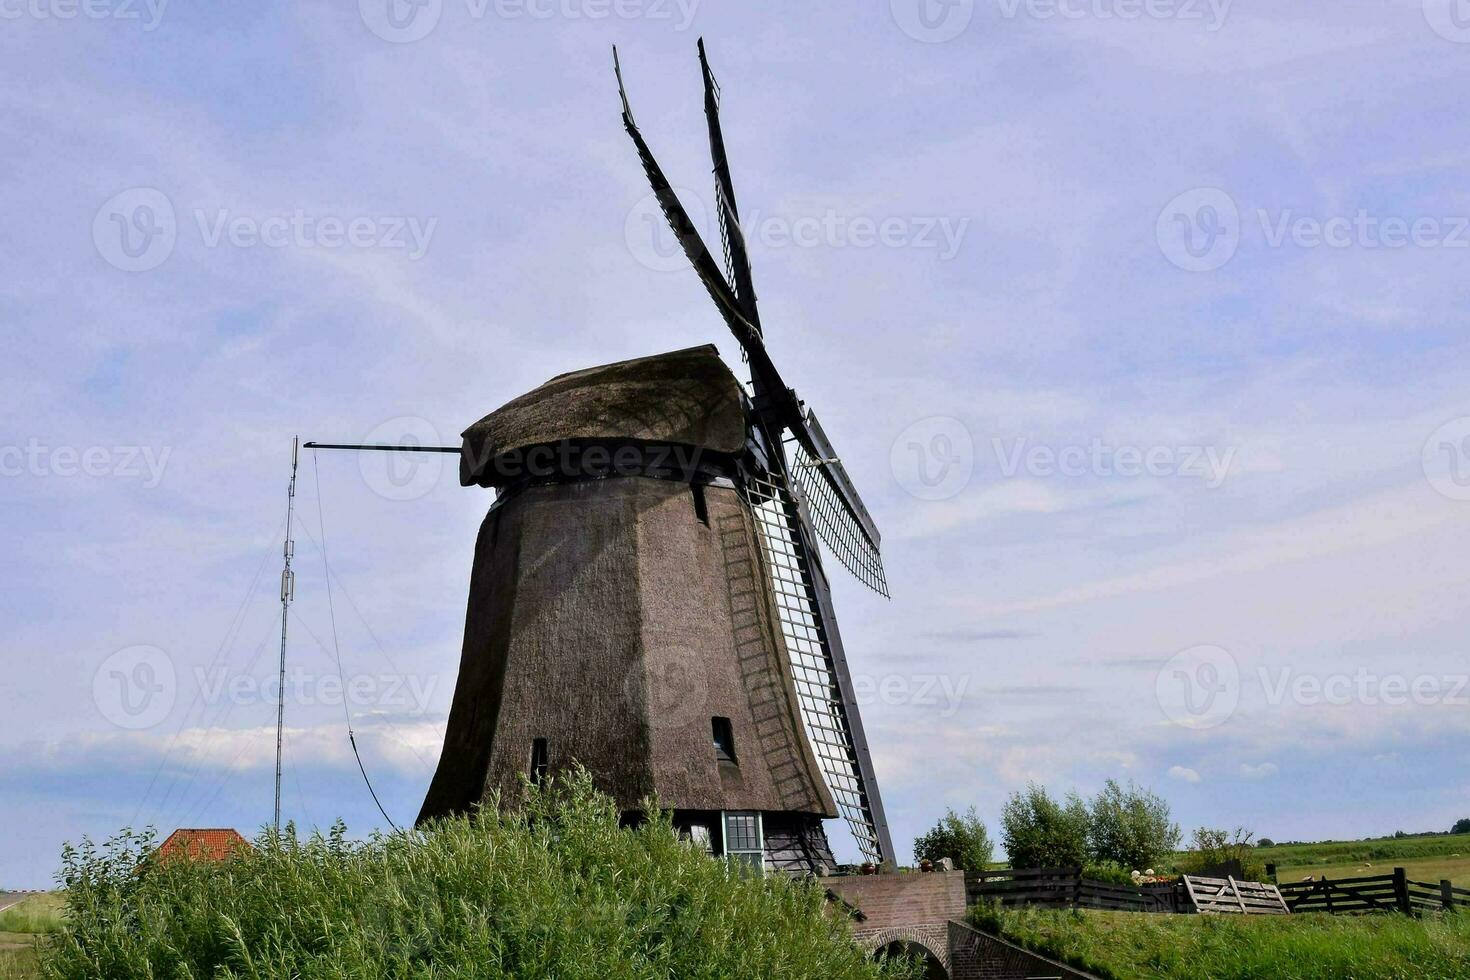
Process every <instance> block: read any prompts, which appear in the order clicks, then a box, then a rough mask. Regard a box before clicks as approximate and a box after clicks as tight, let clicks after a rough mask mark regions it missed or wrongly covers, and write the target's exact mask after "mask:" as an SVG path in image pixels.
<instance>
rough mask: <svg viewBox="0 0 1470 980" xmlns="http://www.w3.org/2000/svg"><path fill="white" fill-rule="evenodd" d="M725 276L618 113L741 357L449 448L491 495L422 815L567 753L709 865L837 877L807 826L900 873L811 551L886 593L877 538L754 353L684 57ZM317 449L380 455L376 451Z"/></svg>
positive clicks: (659, 374)
mask: <svg viewBox="0 0 1470 980" xmlns="http://www.w3.org/2000/svg"><path fill="white" fill-rule="evenodd" d="M699 57H700V65H701V70H702V72H703V76H704V89H705V110H706V115H707V117H708V123H709V140H710V148H711V152H712V154H713V156H714V164H715V166H714V172H715V176H716V196H717V199H718V202H719V212H720V227H721V238H722V242H723V246H724V253H725V258H726V268H725V269H724V270H722V269H721V267H720V266H719V265H718V264H717V263H716V261H715V259H714V257H713V256H712V255H711V254H710V252H709V249H708V248H707V247H706V246H705V244H704V242H703V241H702V239H701V238H700V236H699V233H698V231H697V229H696V228H695V226H694V224H693V222H692V221H691V220H690V218H689V216H688V214H687V213H686V212H685V210H684V208H683V207H682V205H681V204H680V203H679V199H678V197H677V196H676V195H675V194H674V192H673V190H672V188H671V187H670V185H669V182H668V180H667V179H666V178H665V176H664V174H663V171H662V169H660V167H659V165H658V163H657V162H656V161H655V160H654V157H653V154H652V152H651V151H650V150H649V148H648V145H647V143H646V142H645V141H644V139H643V136H642V135H641V133H640V132H639V130H638V127H637V125H636V124H635V123H634V121H633V114H632V111H631V109H630V108H629V106H628V98H627V93H626V90H625V89H624V87H623V81H622V71H621V66H620V65H618V64H617V54H616V51H614V66H615V71H616V74H617V79H618V89H619V95H620V97H621V99H622V106H623V123H624V126H625V127H626V129H627V131H628V134H629V135H630V136H631V137H632V139H633V142H634V145H635V146H636V147H637V151H638V156H639V159H640V160H641V161H642V164H643V167H644V170H645V171H646V172H647V175H648V178H649V180H650V182H651V183H652V186H653V191H654V194H655V195H656V197H657V200H658V202H659V205H660V207H661V209H662V210H663V213H664V215H665V216H666V217H667V218H668V221H669V224H670V226H671V227H672V229H673V231H674V233H675V234H676V235H677V236H678V239H679V241H680V243H681V245H682V247H683V249H684V251H685V253H686V254H687V255H688V257H689V260H690V262H691V264H692V265H693V267H694V270H695V272H696V273H697V274H698V275H699V277H700V279H701V281H702V282H703V283H704V285H705V287H706V289H707V290H708V291H709V294H710V296H711V297H712V298H713V299H714V301H715V305H716V307H717V308H718V309H719V311H720V314H721V316H722V317H723V319H724V320H725V322H726V324H728V326H729V327H730V330H731V331H732V332H733V333H734V335H735V338H736V340H737V342H738V343H739V345H740V347H741V350H742V351H743V353H744V355H745V359H746V361H748V362H749V365H750V372H751V379H750V390H749V392H748V393H747V391H746V390H745V389H744V388H743V387H742V386H741V384H740V383H739V381H738V380H737V379H736V378H735V376H734V374H733V373H732V372H731V371H730V369H729V368H728V367H727V366H726V365H725V364H724V362H723V361H722V360H721V359H720V358H719V355H718V352H717V351H716V350H715V348H714V347H713V346H708V345H707V346H704V347H696V348H691V349H688V350H681V351H674V352H671V353H667V354H661V355H656V356H653V357H644V358H639V359H636V360H631V361H622V362H618V363H615V364H608V365H602V366H599V367H594V368H588V369H584V370H580V371H573V372H571V373H568V374H563V375H559V376H557V377H555V378H552V379H551V380H550V381H548V382H546V383H545V384H543V385H541V386H540V387H539V388H536V389H534V390H532V391H530V392H528V393H526V394H524V395H522V396H520V397H518V398H516V399H513V400H512V401H510V402H509V403H507V404H506V405H504V406H502V407H501V408H500V409H498V410H496V411H495V412H492V413H491V414H490V415H487V416H485V417H484V418H483V419H481V420H480V421H479V422H477V423H475V424H474V425H472V426H470V428H469V429H467V430H466V431H465V432H464V434H463V443H462V446H461V447H460V448H459V449H458V450H455V449H449V448H447V447H446V448H439V447H401V448H411V449H413V450H414V451H420V452H422V451H431V452H432V451H438V452H458V454H459V456H460V482H461V484H463V485H465V486H481V487H487V488H494V489H495V491H496V499H495V502H494V503H493V504H492V506H491V507H490V510H489V513H488V514H487V515H486V517H485V520H484V522H483V523H482V525H481V527H480V532H479V536H478V538H477V541H476V547H475V557H474V567H473V570H472V573H471V581H470V595H469V604H468V610H467V614H466V619H465V637H464V648H463V653H462V656H461V661H460V668H459V677H458V680H457V682H456V686H455V693H454V700H453V703H452V705H451V708H450V716H449V723H448V726H447V730H446V734H445V742H444V748H443V751H442V753H441V755H440V759H439V765H438V768H437V770H436V772H435V774H434V778H433V781H432V783H431V785H430V787H429V791H428V793H427V795H426V798H425V800H424V804H423V807H422V809H421V811H420V814H419V823H420V824H423V823H425V822H427V821H432V820H433V819H435V818H437V817H440V816H443V815H446V814H450V813H457V812H473V810H474V809H475V807H477V806H479V805H482V804H484V803H487V802H490V801H492V800H496V799H499V800H502V801H504V800H506V799H508V798H512V797H514V796H515V795H516V794H517V793H518V792H520V790H521V787H523V786H524V780H525V779H526V778H527V777H529V779H530V780H531V781H532V782H539V781H541V780H543V779H545V778H547V777H548V776H549V775H551V774H553V773H555V772H557V771H558V770H561V769H564V768H566V767H568V766H570V765H572V764H573V763H576V764H580V765H583V766H585V767H586V768H587V769H588V771H589V772H591V773H592V775H593V778H594V780H595V781H596V783H597V785H598V786H599V788H601V789H603V790H604V791H605V792H607V793H609V794H611V795H612V796H613V798H614V799H615V800H616V801H617V802H618V805H619V807H620V808H621V809H622V810H623V811H624V812H625V813H626V814H628V815H630V816H635V815H636V814H637V813H638V811H639V809H640V807H641V806H642V805H643V803H644V801H645V800H647V799H648V798H650V797H653V798H656V800H657V801H658V803H659V804H660V805H661V806H663V807H665V808H668V809H670V810H672V813H673V819H674V823H675V825H676V826H677V827H678V828H679V829H680V830H681V832H683V833H685V834H686V835H688V836H689V837H691V838H693V839H695V840H698V841H701V842H703V843H704V844H705V846H706V847H707V848H708V849H709V850H710V851H711V852H713V853H716V854H720V855H723V856H725V857H727V858H729V859H731V860H739V861H745V862H748V863H750V864H752V865H755V866H758V867H761V868H767V869H776V870H783V871H790V872H797V873H817V874H820V873H824V872H826V871H830V870H831V869H832V868H833V866H834V863H835V862H834V861H833V858H832V854H831V848H830V846H829V844H828V841H827V837H826V833H825V831H824V830H823V820H825V819H830V818H834V817H838V816H840V817H842V818H844V819H845V820H846V823H847V825H848V827H849V828H850V829H851V831H852V835H853V837H854V838H855V840H856V843H857V845H858V847H859V849H860V850H861V852H862V854H863V856H864V858H865V859H866V860H868V861H871V862H873V863H874V864H876V865H880V866H891V864H892V862H893V858H894V853H893V846H892V842H891V840H890V837H889V832H888V826H887V822H886V820H885V818H884V814H883V804H882V800H881V798H880V796H879V792H878V784H877V781H876V779H875V777H874V774H873V763H872V758H871V755H870V753H869V751H868V745H867V739H866V736H865V735H864V732H863V727H862V721H861V718H860V717H859V713H858V705H857V703H856V699H855V697H854V693H853V684H852V679H851V676H850V674H849V670H848V665H847V659H846V656H845V654H844V651H843V646H842V639H841V635H840V633H839V632H838V627H837V620H836V616H835V614H834V612H833V608H832V599H831V594H830V590H829V587H828V579H827V573H826V570H825V568H824V566H823V563H822V557H821V554H820V553H819V550H818V543H817V542H818V541H819V540H820V541H821V542H823V543H824V544H825V546H826V550H827V554H829V555H831V556H833V557H835V558H836V559H837V560H838V561H839V562H841V563H842V564H843V565H844V566H845V567H846V568H847V569H848V570H849V571H851V572H852V573H853V575H855V576H856V577H857V578H858V580H859V581H861V582H862V583H864V584H865V585H867V586H868V587H869V588H871V589H873V590H875V591H877V592H879V593H880V594H883V595H885V596H886V595H887V584H886V581H885V579H884V574H883V566H882V562H881V559H880V556H879V535H878V531H877V528H876V527H875V526H874V524H873V520H872V518H871V517H870V516H869V514H868V511H867V509H866V508H865V507H864V506H863V503H862V501H861V499H860V498H859V497H858V494H857V491H856V490H855V489H854V488H853V485H852V482H851V480H850V479H849V478H848V475H847V472H846V470H845V469H844V468H843V466H842V463H841V461H840V458H839V457H838V455H837V453H836V451H835V450H834V449H833V448H832V445H831V443H830V442H829V440H828V439H827V436H826V435H825V433H824V432H823V431H822V427H821V425H820V424H819V423H818V421H817V418H816V415H815V414H814V413H813V412H812V411H811V410H810V409H808V408H807V407H806V406H805V405H804V404H803V403H802V402H801V401H800V400H799V399H798V398H797V396H796V394H795V392H793V391H792V389H791V388H789V387H788V386H787V384H786V382H785V381H784V379H783V378H782V376H781V374H780V372H779V371H778V370H777V368H776V366H775V364H774V363H773V361H772V359H771V357H770V355H769V353H768V352H767V350H766V348H765V345H764V342H763V339H762V331H761V325H760V317H759V313H758V311H757V307H756V299H755V291H754V288H753V286H752V280H751V269H750V261H749V256H748V253H747V250H746V247H745V242H744V239H743V237H742V235H741V231H740V225H739V212H738V210H737V208H736V203H735V192H734V187H733V184H732V182H731V178H730V169H729V165H728V163H727V161H726V157H725V148H724V137H723V134H722V132H721V128H720V119H719V89H718V86H717V85H716V83H715V80H714V76H713V73H712V72H711V71H710V67H709V62H708V59H707V58H706V56H705V51H704V44H703V42H702V41H701V42H700V45H699ZM308 447H309V448H342V449H396V448H400V447H389V446H317V445H316V444H308Z"/></svg>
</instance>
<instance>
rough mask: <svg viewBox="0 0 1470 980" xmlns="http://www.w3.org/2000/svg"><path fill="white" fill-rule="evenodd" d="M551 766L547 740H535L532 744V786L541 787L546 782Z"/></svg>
mask: <svg viewBox="0 0 1470 980" xmlns="http://www.w3.org/2000/svg"><path fill="white" fill-rule="evenodd" d="M550 766H551V760H550V758H549V757H548V755H547V751H546V739H544V738H538V739H533V740H532V742H531V784H532V785H533V786H540V785H541V784H542V783H544V782H546V772H547V770H548V769H549V768H550Z"/></svg>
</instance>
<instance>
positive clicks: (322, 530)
mask: <svg viewBox="0 0 1470 980" xmlns="http://www.w3.org/2000/svg"><path fill="white" fill-rule="evenodd" d="M311 472H312V479H313V481H314V482H315V483H316V519H317V528H318V531H319V537H318V540H317V544H318V545H319V546H320V547H321V550H322V575H323V577H324V578H325V579H326V580H327V612H328V614H329V617H330V619H331V622H332V651H333V652H334V653H335V654H336V656H337V680H338V682H339V683H340V684H341V685H342V717H343V719H344V720H345V721H346V722H347V741H348V742H349V743H350V744H351V745H352V755H353V757H354V758H355V759H357V770H358V772H360V773H362V781H363V782H364V783H366V784H367V789H368V793H369V794H370V795H371V796H372V798H373V802H374V803H375V804H377V807H378V812H379V813H381V814H382V815H383V819H384V820H386V821H388V826H390V827H392V828H393V829H394V831H397V830H399V827H398V825H397V824H396V823H394V822H393V818H392V817H390V816H388V811H387V810H385V809H383V804H382V801H380V800H379V799H378V791H377V790H375V789H373V781H372V780H371V779H369V778H368V774H367V768H366V767H365V766H364V765H363V764H362V753H360V752H358V751H357V735H356V734H355V733H354V732H353V731H352V712H351V711H349V710H348V709H347V678H346V677H345V676H343V672H342V645H341V643H340V642H339V641H338V639H337V608H336V606H335V605H334V604H333V602H332V570H331V566H330V565H329V564H328V563H327V520H326V517H325V515H324V512H323V509H322V471H321V466H320V465H319V462H318V458H317V452H316V450H315V449H312V451H311Z"/></svg>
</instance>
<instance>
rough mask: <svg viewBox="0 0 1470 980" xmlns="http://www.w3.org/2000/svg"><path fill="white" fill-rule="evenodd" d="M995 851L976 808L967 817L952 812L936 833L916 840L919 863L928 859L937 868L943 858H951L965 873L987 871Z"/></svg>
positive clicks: (915, 854)
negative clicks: (936, 865) (976, 812)
mask: <svg viewBox="0 0 1470 980" xmlns="http://www.w3.org/2000/svg"><path fill="white" fill-rule="evenodd" d="M994 850H995V847H994V845H993V844H992V843H991V842H990V835H989V834H988V833H987V832H986V830H985V824H983V823H981V822H980V818H979V817H978V816H976V815H975V808H974V807H970V809H969V810H967V811H966V812H965V814H964V816H961V815H960V814H958V813H955V812H954V811H953V810H950V811H948V812H947V813H945V815H944V816H943V818H941V819H940V821H939V822H938V823H936V824H935V825H934V827H933V829H931V830H930V831H929V832H928V833H926V834H924V835H923V836H921V837H918V838H915V840H914V860H915V861H916V862H917V861H923V860H924V859H925V858H927V859H929V860H930V861H933V862H935V863H936V864H937V863H938V862H939V859H940V858H950V859H952V860H953V861H954V863H955V867H956V868H959V869H960V870H962V871H984V870H985V868H986V866H987V865H989V864H990V857H991V854H992V852H993V851H994Z"/></svg>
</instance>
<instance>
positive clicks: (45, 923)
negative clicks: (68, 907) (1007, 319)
mask: <svg viewBox="0 0 1470 980" xmlns="http://www.w3.org/2000/svg"><path fill="white" fill-rule="evenodd" d="M65 904H66V898H65V896H63V895H60V894H58V893H56V892H47V893H45V894H42V895H32V896H31V897H30V898H27V899H23V900H22V901H21V902H20V903H19V904H17V905H12V906H11V907H10V908H8V909H6V910H5V911H4V912H0V933H28V934H43V933H53V932H60V931H61V915H62V909H63V907H64V906H65Z"/></svg>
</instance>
